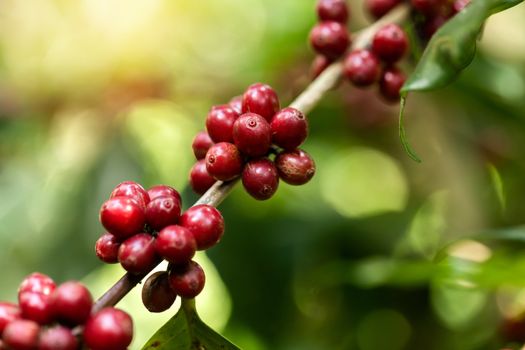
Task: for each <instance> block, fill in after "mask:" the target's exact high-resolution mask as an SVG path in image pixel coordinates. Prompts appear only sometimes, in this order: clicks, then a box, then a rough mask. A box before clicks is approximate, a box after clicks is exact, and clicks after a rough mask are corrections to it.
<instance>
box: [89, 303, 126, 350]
mask: <svg viewBox="0 0 525 350" xmlns="http://www.w3.org/2000/svg"><path fill="white" fill-rule="evenodd" d="M132 339H133V321H132V320H131V317H130V316H129V315H128V314H127V313H125V312H124V311H122V310H119V309H115V308H112V307H108V308H105V309H102V310H101V311H100V312H98V313H97V314H95V315H93V316H91V317H90V318H89V319H88V321H87V323H86V326H85V328H84V341H85V342H86V344H87V346H88V347H89V348H90V349H91V350H126V349H127V347H128V345H129V344H130V343H131V340H132Z"/></svg>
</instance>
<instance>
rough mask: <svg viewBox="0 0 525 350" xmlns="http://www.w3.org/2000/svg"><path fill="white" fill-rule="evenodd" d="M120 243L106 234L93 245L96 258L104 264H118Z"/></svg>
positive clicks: (109, 234)
mask: <svg viewBox="0 0 525 350" xmlns="http://www.w3.org/2000/svg"><path fill="white" fill-rule="evenodd" d="M119 247H120V242H119V241H118V240H117V238H116V237H115V236H113V235H112V234H111V233H109V232H106V233H104V234H103V235H102V236H100V238H99V239H98V240H97V243H95V252H96V254H97V257H98V258H99V259H100V260H102V261H103V262H105V263H106V264H116V263H118V249H119Z"/></svg>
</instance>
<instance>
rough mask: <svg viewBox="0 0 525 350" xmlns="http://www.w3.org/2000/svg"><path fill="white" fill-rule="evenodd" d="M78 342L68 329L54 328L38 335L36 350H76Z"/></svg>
mask: <svg viewBox="0 0 525 350" xmlns="http://www.w3.org/2000/svg"><path fill="white" fill-rule="evenodd" d="M77 349H78V341H77V338H76V337H75V336H74V335H73V333H72V332H71V330H70V329H69V328H66V327H63V326H55V327H52V328H48V329H46V330H44V331H42V333H41V334H40V341H39V344H38V350H77Z"/></svg>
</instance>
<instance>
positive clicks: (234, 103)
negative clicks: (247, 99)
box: [229, 95, 242, 115]
mask: <svg viewBox="0 0 525 350" xmlns="http://www.w3.org/2000/svg"><path fill="white" fill-rule="evenodd" d="M229 105H230V107H231V108H233V110H234V111H235V112H237V114H239V115H241V114H242V95H239V96H235V97H233V98H232V99H231V100H230V102H229Z"/></svg>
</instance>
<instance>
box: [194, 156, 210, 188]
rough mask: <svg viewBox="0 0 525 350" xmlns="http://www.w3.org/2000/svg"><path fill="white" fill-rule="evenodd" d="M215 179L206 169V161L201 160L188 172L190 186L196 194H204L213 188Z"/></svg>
mask: <svg viewBox="0 0 525 350" xmlns="http://www.w3.org/2000/svg"><path fill="white" fill-rule="evenodd" d="M214 183H215V179H214V178H213V176H211V175H210V174H209V173H208V170H207V169H206V161H205V160H204V159H201V160H199V161H197V163H195V164H194V165H193V167H192V168H191V171H190V185H191V188H192V189H193V191H194V192H195V193H197V194H204V193H205V192H206V191H208V189H209V188H210V187H211V186H213V184H214Z"/></svg>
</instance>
